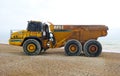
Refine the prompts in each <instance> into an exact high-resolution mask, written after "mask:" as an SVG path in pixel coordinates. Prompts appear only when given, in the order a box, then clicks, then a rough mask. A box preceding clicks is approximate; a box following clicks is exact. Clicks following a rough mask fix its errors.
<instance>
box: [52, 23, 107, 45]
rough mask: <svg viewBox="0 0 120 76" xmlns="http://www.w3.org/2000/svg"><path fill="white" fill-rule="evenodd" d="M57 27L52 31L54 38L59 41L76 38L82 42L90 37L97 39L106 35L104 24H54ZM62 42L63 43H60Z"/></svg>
mask: <svg viewBox="0 0 120 76" xmlns="http://www.w3.org/2000/svg"><path fill="white" fill-rule="evenodd" d="M55 26H56V27H57V29H56V28H55V29H56V30H55V31H54V35H55V38H56V40H57V41H58V42H60V41H62V40H63V42H61V46H62V45H64V42H65V41H67V40H70V39H76V40H78V41H80V42H81V43H82V44H84V43H85V42H86V41H88V40H90V39H95V40H97V39H98V37H102V36H106V35H107V30H108V27H107V26H105V25H55ZM62 43H63V44H62ZM59 46H60V45H59Z"/></svg>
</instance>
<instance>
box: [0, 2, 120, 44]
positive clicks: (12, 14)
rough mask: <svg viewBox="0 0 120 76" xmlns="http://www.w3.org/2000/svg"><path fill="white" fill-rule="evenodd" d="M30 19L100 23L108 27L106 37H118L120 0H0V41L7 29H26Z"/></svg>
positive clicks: (53, 21)
mask: <svg viewBox="0 0 120 76" xmlns="http://www.w3.org/2000/svg"><path fill="white" fill-rule="evenodd" d="M30 20H37V21H43V22H46V21H49V22H52V23H53V24H103V25H106V26H108V27H109V31H108V32H109V33H108V36H107V38H115V39H116V38H117V39H119V38H120V36H119V35H118V34H119V33H120V31H119V29H120V2H119V0H0V43H7V42H8V39H9V36H10V30H14V29H16V30H22V29H26V27H27V21H30ZM116 36H117V37H116Z"/></svg>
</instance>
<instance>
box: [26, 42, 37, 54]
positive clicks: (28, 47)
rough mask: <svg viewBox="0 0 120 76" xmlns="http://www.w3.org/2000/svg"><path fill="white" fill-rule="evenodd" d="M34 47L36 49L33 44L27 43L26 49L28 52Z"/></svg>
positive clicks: (33, 49)
mask: <svg viewBox="0 0 120 76" xmlns="http://www.w3.org/2000/svg"><path fill="white" fill-rule="evenodd" d="M35 49H36V46H35V44H29V45H28V46H27V50H28V51H29V52H34V51H35Z"/></svg>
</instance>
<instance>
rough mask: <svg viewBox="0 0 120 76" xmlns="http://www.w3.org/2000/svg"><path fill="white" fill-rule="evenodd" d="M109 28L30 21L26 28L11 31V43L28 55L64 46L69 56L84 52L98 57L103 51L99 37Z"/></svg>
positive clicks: (105, 33) (104, 34)
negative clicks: (21, 48) (20, 47)
mask: <svg viewBox="0 0 120 76" xmlns="http://www.w3.org/2000/svg"><path fill="white" fill-rule="evenodd" d="M107 30H108V27H107V26H105V25H54V24H52V23H50V22H48V23H42V22H40V21H28V27H27V29H26V30H21V31H17V32H12V33H11V36H10V39H9V44H11V45H18V46H22V47H23V50H24V53H25V54H27V55H38V54H40V53H41V52H42V51H46V50H47V49H49V48H59V47H64V50H65V54H66V55H68V56H79V55H80V54H81V53H84V54H85V55H86V56H89V57H97V56H99V55H100V54H101V52H102V46H101V44H100V43H99V42H98V41H97V39H98V37H102V36H106V35H107ZM56 51H57V50H56Z"/></svg>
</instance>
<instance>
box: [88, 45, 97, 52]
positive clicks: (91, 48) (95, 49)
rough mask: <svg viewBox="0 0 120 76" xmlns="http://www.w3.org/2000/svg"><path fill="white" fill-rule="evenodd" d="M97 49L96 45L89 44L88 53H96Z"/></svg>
mask: <svg viewBox="0 0 120 76" xmlns="http://www.w3.org/2000/svg"><path fill="white" fill-rule="evenodd" d="M97 51H98V47H97V46H96V45H91V46H90V47H89V52H90V53H96V52H97Z"/></svg>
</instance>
